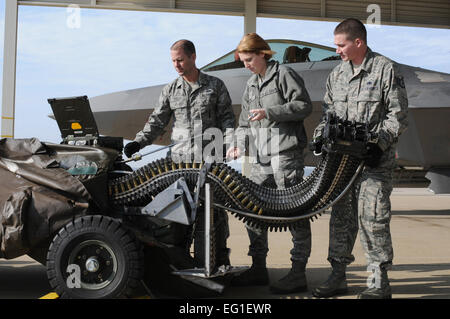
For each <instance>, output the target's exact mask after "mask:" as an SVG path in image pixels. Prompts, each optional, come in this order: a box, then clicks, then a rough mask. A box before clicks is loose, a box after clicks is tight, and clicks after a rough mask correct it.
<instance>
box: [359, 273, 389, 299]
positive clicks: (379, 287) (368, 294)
mask: <svg viewBox="0 0 450 319" xmlns="http://www.w3.org/2000/svg"><path fill="white" fill-rule="evenodd" d="M377 280H379V282H377ZM391 298H392V292H391V286H390V285H389V279H388V275H387V270H381V272H380V278H379V279H377V278H375V283H374V284H373V285H372V286H370V287H369V288H367V289H366V290H364V291H363V292H361V293H360V294H359V295H358V299H391Z"/></svg>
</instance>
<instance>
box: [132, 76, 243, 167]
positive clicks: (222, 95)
mask: <svg viewBox="0 0 450 319" xmlns="http://www.w3.org/2000/svg"><path fill="white" fill-rule="evenodd" d="M172 115H173V116H174V123H173V130H172V142H175V143H179V144H178V145H175V147H173V148H172V156H182V159H189V158H188V157H187V156H186V150H188V151H189V152H190V153H193V152H194V151H200V152H202V150H198V149H194V140H192V142H191V143H185V142H184V141H185V140H186V139H188V138H189V139H190V138H194V137H195V136H197V135H201V134H202V133H203V132H204V131H205V130H207V129H209V128H218V129H219V130H220V131H221V132H222V133H226V130H227V129H234V124H235V118H234V113H233V109H232V107H231V98H230V95H229V93H228V90H227V88H226V86H225V84H224V83H223V81H222V80H220V79H218V78H216V77H213V76H210V75H207V74H205V73H202V72H200V73H199V79H198V84H197V85H194V86H193V87H191V86H190V85H189V84H188V83H187V82H186V81H185V80H184V79H183V78H182V77H179V78H177V79H176V80H175V81H173V82H172V83H169V84H168V85H166V86H165V87H164V88H163V90H162V92H161V95H160V96H159V102H158V106H157V107H156V108H155V110H154V111H153V113H152V114H151V115H150V117H149V119H148V121H147V123H146V124H145V126H144V128H143V130H142V131H140V132H138V133H137V134H136V138H135V141H137V142H138V143H139V144H140V145H141V148H142V147H144V146H146V145H149V144H151V143H152V142H153V141H154V140H155V139H156V138H157V137H158V136H159V135H161V134H162V133H163V130H164V128H165V127H166V126H167V124H168V123H169V121H170V119H171V117H172ZM208 143H210V141H208V140H203V141H202V147H205V145H206V144H208ZM220 147H222V145H220ZM201 154H202V153H200V155H201ZM191 155H192V154H191ZM200 159H201V157H200Z"/></svg>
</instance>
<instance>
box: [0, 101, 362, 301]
mask: <svg viewBox="0 0 450 319" xmlns="http://www.w3.org/2000/svg"><path fill="white" fill-rule="evenodd" d="M49 103H50V105H51V106H52V109H53V112H54V115H55V118H56V120H57V122H58V126H59V128H60V131H61V135H62V139H63V141H62V143H61V144H52V143H40V142H39V141H38V140H36V139H27V140H13V139H3V140H1V141H0V168H1V169H0V177H2V178H7V179H8V180H11V181H12V182H11V185H10V187H9V188H8V187H6V188H4V189H2V192H0V193H2V194H3V195H0V209H3V210H2V211H1V210H0V226H1V228H0V231H1V232H0V240H1V247H0V248H1V250H0V258H8V259H9V258H15V257H18V256H20V255H23V254H28V255H30V256H31V257H33V258H34V259H36V260H37V261H39V262H41V263H42V264H44V265H46V266H47V274H48V278H49V281H50V285H51V286H52V287H53V288H54V289H55V291H56V292H57V293H58V295H59V296H61V297H65V298H114V297H120V296H127V295H130V294H132V292H133V290H134V289H136V288H137V287H138V286H140V285H141V286H143V287H145V289H146V290H147V292H148V293H149V294H152V295H158V293H159V291H162V293H163V294H165V295H168V294H170V293H171V292H173V291H177V292H179V293H180V292H181V293H182V294H184V295H187V294H188V292H191V293H192V292H194V291H196V292H197V293H198V294H197V295H196V296H202V295H210V296H211V294H213V295H214V294H220V293H221V292H222V291H223V289H224V288H225V286H226V284H225V283H226V278H227V277H228V275H230V274H232V273H234V272H237V271H241V270H242V268H237V267H232V266H230V265H216V258H215V250H214V246H215V245H214V243H215V239H214V235H215V230H214V221H213V218H214V217H213V216H214V214H212V213H211V212H212V210H213V208H214V207H217V208H220V209H224V210H227V211H229V212H231V214H233V215H235V216H236V217H237V218H239V219H241V220H243V222H245V223H248V224H249V225H252V226H254V227H260V228H267V229H269V230H286V229H287V228H295V227H296V224H297V223H298V222H299V220H301V219H303V218H311V219H312V218H313V217H316V218H317V215H320V214H321V213H322V212H323V211H324V210H325V209H327V208H328V207H330V206H331V205H333V203H335V202H336V201H337V200H339V198H341V196H343V194H344V193H345V192H346V191H347V189H348V188H349V187H350V185H351V184H352V183H353V181H354V180H355V179H356V177H357V176H358V174H359V172H360V171H361V169H362V166H363V159H364V158H363V155H364V154H365V150H366V144H367V141H368V139H369V137H368V135H367V131H366V129H365V127H364V126H361V125H359V124H355V123H347V122H342V121H340V120H339V119H337V118H335V117H330V118H329V120H328V126H327V130H326V132H325V139H324V147H323V155H322V161H321V162H320V164H319V165H318V166H317V168H316V169H315V170H314V171H313V173H312V174H311V175H310V176H308V177H307V178H306V179H305V180H304V181H303V182H301V183H300V184H298V185H295V186H293V187H291V188H288V189H286V190H276V189H268V188H265V187H262V186H261V185H256V184H254V183H253V182H251V181H250V180H249V179H247V178H245V177H244V176H242V175H241V174H240V173H238V172H236V171H234V170H233V169H232V168H230V167H229V166H227V165H226V164H222V163H211V162H208V160H206V161H205V162H203V163H177V162H173V161H172V160H171V159H170V158H165V159H161V160H157V161H154V162H152V163H150V164H147V165H145V166H143V167H141V168H139V169H138V170H135V171H132V170H131V169H130V168H129V167H128V166H127V165H126V164H125V163H124V160H123V158H122V155H121V153H122V149H123V139H122V138H116V137H102V136H100V135H99V134H98V130H97V127H96V124H95V120H94V117H93V115H92V112H91V110H90V107H89V101H88V99H87V97H86V96H83V97H73V98H63V99H50V100H49ZM41 201H42V202H41ZM2 206H3V208H2ZM203 211H204V214H205V215H204V219H203V220H204V222H205V239H204V246H205V248H204V251H202V252H200V255H202V256H197V259H198V257H200V259H201V260H204V262H203V264H202V265H200V267H199V266H198V265H196V266H197V268H195V267H194V265H195V263H194V258H193V257H192V256H191V255H190V253H189V246H190V245H191V243H192V238H193V235H194V232H195V228H196V227H195V226H196V224H197V223H198V221H199V218H198V216H199V212H203ZM202 214H203V213H202ZM11 216H13V217H14V218H12V217H11ZM9 234H14V236H10V235H9ZM194 257H195V256H194ZM164 288H166V290H165V291H164ZM183 288H184V289H183ZM196 289H197V290H196Z"/></svg>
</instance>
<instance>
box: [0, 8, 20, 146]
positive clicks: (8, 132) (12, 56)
mask: <svg viewBox="0 0 450 319" xmlns="http://www.w3.org/2000/svg"><path fill="white" fill-rule="evenodd" d="M17 19H18V3H17V0H8V1H6V3H5V42H4V49H3V91H2V122H1V136H0V138H4V137H14V108H15V99H16V58H17Z"/></svg>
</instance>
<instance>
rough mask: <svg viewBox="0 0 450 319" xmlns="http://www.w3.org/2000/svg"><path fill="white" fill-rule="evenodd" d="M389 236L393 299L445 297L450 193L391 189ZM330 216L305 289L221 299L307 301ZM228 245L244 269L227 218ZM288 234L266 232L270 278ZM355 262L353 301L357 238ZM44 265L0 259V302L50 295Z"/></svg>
mask: <svg viewBox="0 0 450 319" xmlns="http://www.w3.org/2000/svg"><path fill="white" fill-rule="evenodd" d="M391 202H392V220H391V234H392V240H393V245H394V266H393V269H392V270H391V271H390V272H389V277H390V280H391V287H392V296H393V298H434V299H436V298H438V299H450V195H434V194H432V193H430V192H429V191H428V190H427V189H423V188H418V189H414V188H408V189H406V188H396V189H394V191H393V193H392V196H391ZM329 219H330V215H329V213H325V214H324V215H322V216H321V217H319V218H318V219H317V220H315V221H314V222H313V223H312V224H311V230H312V236H313V241H312V252H311V257H310V259H309V262H308V266H307V278H308V291H307V292H304V293H297V294H291V295H272V294H270V292H269V289H268V287H245V288H237V287H228V288H227V289H226V290H225V292H224V293H223V296H221V298H233V299H241V298H242V299H246V298H252V299H259V298H269V299H272V298H283V299H309V298H313V297H312V295H311V289H312V288H313V287H315V286H317V285H319V284H320V283H322V282H323V281H324V280H325V279H326V278H327V276H328V274H329V271H330V268H329V267H330V266H329V264H328V262H327V260H326V259H327V254H328V222H329ZM229 220H230V233H231V235H230V238H229V241H228V243H229V247H230V248H231V249H232V252H231V262H232V265H233V266H247V265H249V264H250V263H251V258H250V257H249V256H247V250H248V243H249V241H248V236H247V232H246V231H245V229H244V224H243V223H241V222H240V221H239V220H238V219H236V218H234V217H231V216H230V219H229ZM291 248H292V242H291V235H290V233H289V232H271V233H269V255H268V258H267V265H268V267H269V275H270V280H271V281H275V280H278V279H279V278H281V277H283V276H284V275H285V274H287V272H288V271H289V268H290V259H289V258H290V253H289V251H290V249H291ZM353 254H354V256H355V262H354V263H353V264H351V265H350V266H349V267H348V272H347V280H348V284H349V292H348V293H347V294H345V295H343V296H339V297H336V298H337V299H354V298H356V296H357V294H358V293H359V292H360V291H362V290H364V289H365V288H366V280H367V276H368V275H369V272H367V267H366V260H365V256H364V252H363V250H362V247H361V244H360V241H359V237H358V239H357V242H356V244H355V248H354V251H353ZM45 270H46V269H45V267H44V266H42V265H41V264H39V263H37V262H35V261H34V260H32V259H31V258H29V257H27V256H24V257H20V258H17V259H12V260H2V259H0V299H13V298H14V299H16V298H20V299H35V298H39V297H41V296H43V295H45V294H47V293H49V292H50V291H51V290H50V286H49V284H48V281H47V276H46V273H45Z"/></svg>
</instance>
